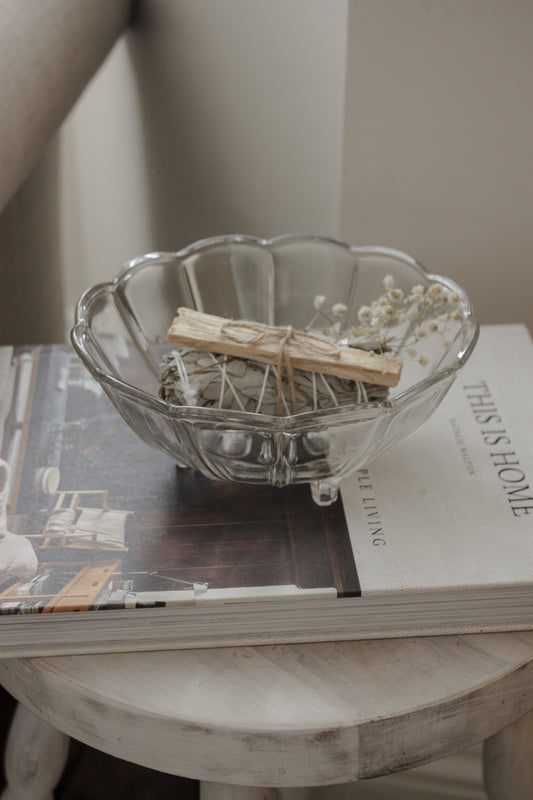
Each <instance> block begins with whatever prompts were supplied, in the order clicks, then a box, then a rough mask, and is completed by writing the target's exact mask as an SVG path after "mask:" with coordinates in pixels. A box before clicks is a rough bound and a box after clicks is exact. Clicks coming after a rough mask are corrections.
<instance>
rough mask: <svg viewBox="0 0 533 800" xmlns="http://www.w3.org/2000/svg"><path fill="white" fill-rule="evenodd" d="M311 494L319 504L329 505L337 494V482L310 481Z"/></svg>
mask: <svg viewBox="0 0 533 800" xmlns="http://www.w3.org/2000/svg"><path fill="white" fill-rule="evenodd" d="M311 495H312V497H313V500H314V501H315V503H316V504H317V505H319V506H330V505H331V504H332V503H334V502H335V500H336V499H337V498H338V496H339V482H338V481H335V480H329V481H311Z"/></svg>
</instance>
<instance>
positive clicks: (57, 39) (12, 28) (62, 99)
mask: <svg viewBox="0 0 533 800" xmlns="http://www.w3.org/2000/svg"><path fill="white" fill-rule="evenodd" d="M129 14H130V3H129V2H128V0H22V2H21V0H0V85H1V89H0V120H1V125H0V175H1V176H2V180H1V181H0V211H1V210H2V209H3V208H4V207H5V205H6V203H7V202H8V201H9V200H10V199H11V197H12V196H13V195H14V194H15V192H16V190H17V189H18V188H19V186H20V185H21V184H22V182H23V181H24V179H25V178H26V177H27V176H28V175H29V173H30V172H31V170H32V169H33V168H34V167H35V165H36V164H37V162H38V160H39V157H40V154H41V152H42V150H43V147H44V145H45V144H46V142H47V141H48V140H49V139H50V138H51V136H52V135H53V134H54V132H55V131H56V130H57V128H58V126H59V125H60V123H61V122H62V121H63V119H64V118H65V116H66V115H67V113H68V112H69V110H70V109H71V107H72V106H73V104H74V102H75V101H76V99H77V98H78V96H79V95H80V93H81V91H82V90H83V88H84V86H85V85H86V84H87V82H88V81H89V79H90V78H91V77H92V75H93V74H94V72H95V71H96V70H97V68H98V67H99V65H100V64H101V63H102V61H103V60H104V58H105V56H106V55H107V53H108V51H109V50H110V48H111V47H112V45H113V43H114V42H115V40H116V39H117V37H118V36H119V34H120V33H121V31H122V30H123V28H124V27H125V26H126V24H127V21H128V18H129Z"/></svg>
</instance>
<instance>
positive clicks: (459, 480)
mask: <svg viewBox="0 0 533 800" xmlns="http://www.w3.org/2000/svg"><path fill="white" fill-rule="evenodd" d="M0 381H1V383H2V387H3V389H2V395H1V401H0V432H1V435H2V439H1V451H0V457H1V461H0V653H2V655H4V656H5V655H20V654H28V655H30V654H45V653H58V652H60V653H62V652H64V653H67V652H85V651H87V652H91V651H92V652H98V651H112V650H125V649H149V648H163V647H193V646H213V645H227V644H239V643H259V642H267V641H268V642H272V641H279V642H285V641H303V640H307V641H311V640H319V639H342V638H368V637H382V636H401V635H409V634H411V635H412V634H432V633H449V632H454V631H455V632H462V631H467V630H468V631H472V630H506V629H508V630H511V629H512V630H517V629H523V628H524V629H525V628H530V627H533V574H532V573H533V491H532V489H531V488H530V487H531V483H530V479H529V476H531V475H533V426H532V422H533V412H531V410H530V407H529V402H528V397H529V396H530V392H531V388H532V386H533V348H532V345H531V341H530V340H529V336H528V334H527V332H526V331H525V329H524V328H522V327H521V326H492V327H488V328H486V329H485V330H484V331H483V333H482V336H481V339H480V344H479V345H478V347H477V350H476V352H475V353H474V356H473V357H472V359H471V361H470V362H469V363H468V365H467V367H466V368H465V370H464V371H463V372H462V373H461V374H460V375H459V378H458V380H457V381H456V384H455V385H454V386H453V387H452V389H451V391H450V393H449V395H448V396H447V398H446V399H445V401H444V402H443V404H442V405H441V407H440V408H439V409H437V410H436V412H435V413H434V415H433V417H432V418H431V419H430V421H429V422H428V423H426V425H425V426H424V427H423V428H422V429H421V430H420V431H418V432H417V433H416V434H415V435H414V436H413V437H411V438H410V439H409V440H408V441H406V442H404V443H402V444H401V445H399V446H398V447H397V448H395V449H394V448H393V449H392V450H391V451H390V452H389V453H388V454H386V455H384V456H382V457H380V458H379V459H378V460H377V461H376V462H375V463H371V464H370V465H368V467H365V468H364V469H362V470H359V471H358V472H356V473H354V474H353V475H352V476H350V477H349V478H347V479H346V480H345V481H344V484H343V487H342V501H339V502H337V503H336V504H334V505H332V506H330V507H328V508H320V507H318V506H317V505H315V504H314V503H313V501H312V499H311V495H310V490H309V487H307V486H305V485H303V486H289V487H286V488H284V489H277V488H274V487H269V486H256V485H245V484H235V483H224V482H218V481H216V482H214V481H210V480H208V479H207V478H205V477H203V476H201V475H200V474H198V473H196V472H193V471H191V470H183V469H178V468H177V467H176V466H175V464H174V463H173V462H172V460H171V459H170V458H168V457H166V456H164V455H162V454H161V453H159V452H156V451H155V450H152V449H151V448H150V447H148V446H147V445H146V444H144V443H143V442H142V441H141V440H140V439H138V437H137V436H136V435H135V434H134V433H133V432H132V431H131V430H130V429H129V428H128V426H127V425H126V424H125V423H124V422H123V421H122V419H121V418H120V416H119V414H118V413H117V411H116V410H115V409H114V408H113V406H112V405H111V403H110V402H109V400H108V399H107V397H106V396H105V394H104V393H103V392H102V390H101V388H100V387H99V386H98V384H96V383H95V382H94V381H93V379H92V378H91V377H90V375H89V374H88V373H87V372H86V370H85V368H84V367H83V366H82V364H81V362H80V361H79V360H78V358H77V356H76V355H75V354H74V353H73V351H72V350H71V349H70V348H68V347H35V348H30V347H24V348H16V349H12V348H3V349H1V350H0Z"/></svg>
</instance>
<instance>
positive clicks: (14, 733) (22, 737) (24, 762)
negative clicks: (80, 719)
mask: <svg viewBox="0 0 533 800" xmlns="http://www.w3.org/2000/svg"><path fill="white" fill-rule="evenodd" d="M69 742H70V738H69V737H68V736H67V735H66V734H64V733H61V731H58V730H56V729H55V728H52V726H51V725H48V723H47V722H44V721H43V720H41V719H39V717H36V716H35V714H33V713H32V712H31V711H28V709H27V708H25V707H24V706H22V705H20V703H19V705H18V706H17V708H16V710H15V714H14V716H13V721H12V722H11V727H10V729H9V734H8V739H7V745H6V751H5V757H4V760H5V768H6V779H7V784H8V785H7V788H6V789H4V791H3V792H2V795H1V798H0V800H53V789H54V787H55V785H56V783H57V782H58V781H59V778H60V777H61V773H62V772H63V769H64V767H65V763H66V760H67V756H68V749H69Z"/></svg>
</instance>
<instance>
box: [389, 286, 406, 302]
mask: <svg viewBox="0 0 533 800" xmlns="http://www.w3.org/2000/svg"><path fill="white" fill-rule="evenodd" d="M389 297H390V299H391V300H396V301H399V300H403V292H402V290H401V289H389Z"/></svg>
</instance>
